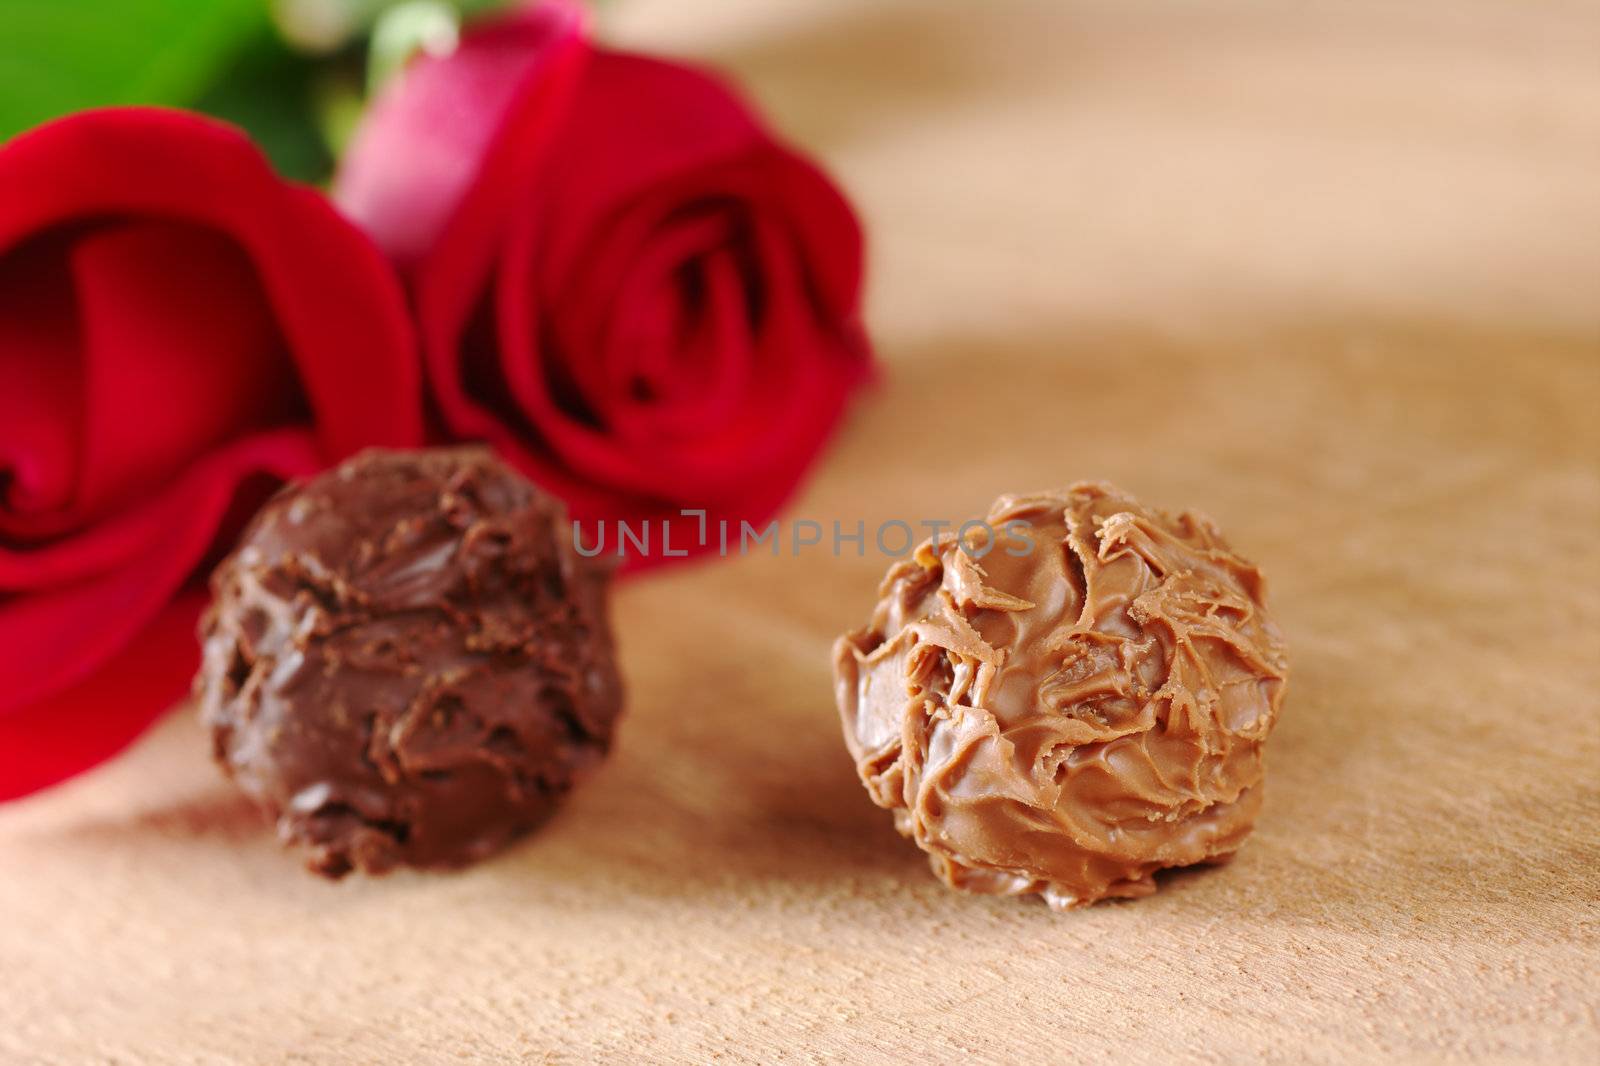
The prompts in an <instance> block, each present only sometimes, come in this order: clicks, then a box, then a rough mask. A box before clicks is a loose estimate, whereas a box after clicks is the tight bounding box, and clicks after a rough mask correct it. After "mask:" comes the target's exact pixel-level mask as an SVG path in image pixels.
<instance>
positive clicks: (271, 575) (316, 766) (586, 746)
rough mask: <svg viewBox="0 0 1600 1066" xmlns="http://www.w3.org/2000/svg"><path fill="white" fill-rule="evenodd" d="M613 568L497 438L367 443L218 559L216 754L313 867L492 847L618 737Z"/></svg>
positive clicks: (449, 857) (209, 707)
mask: <svg viewBox="0 0 1600 1066" xmlns="http://www.w3.org/2000/svg"><path fill="white" fill-rule="evenodd" d="M609 579H610V570H609V568H608V567H607V566H606V565H605V564H603V563H600V562H598V561H590V560H586V559H584V558H583V557H581V556H579V555H578V554H577V552H576V551H575V550H574V546H573V542H572V532H571V526H570V525H569V523H568V522H567V520H566V514H565V512H564V510H563V508H562V507H561V505H560V504H559V503H558V502H557V501H556V500H554V499H553V498H551V497H549V496H547V495H545V494H544V493H542V492H540V491H539V490H538V489H536V488H534V487H533V486H532V485H531V484H529V483H528V482H527V481H526V480H525V479H523V478H522V477H520V476H519V475H518V474H516V473H514V472H513V471H512V470H510V469H509V468H507V467H506V466H505V465H503V464H502V463H500V462H499V461H498V460H496V459H495V458H494V457H493V456H492V455H491V454H490V453H489V452H488V451H487V450H484V449H481V448H465V449H451V450H442V449H441V450H435V451H422V452H392V451H368V452H364V453H362V454H361V455H358V456H356V457H355V458H353V459H351V460H349V461H348V462H346V463H344V465H342V466H340V467H338V468H336V469H334V470H330V471H328V472H327V473H324V474H322V475H320V476H319V477H317V478H315V479H313V480H311V481H309V482H307V483H305V484H301V485H292V486H290V487H288V488H286V489H285V490H284V491H283V492H281V493H279V494H278V495H277V496H276V497H275V498H273V499H272V500H271V501H270V502H268V503H267V505H266V506H265V507H264V508H263V509H262V511H261V513H260V514H258V515H257V516H256V518H255V519H254V521H253V522H252V523H251V525H250V526H249V528H248V529H247V530H246V532H245V534H244V537H243V539H242V541H241V543H240V545H239V547H238V549H237V550H236V551H235V552H234V553H233V554H232V555H231V556H229V557H228V558H227V559H225V560H224V561H223V562H222V564H221V565H220V566H219V567H218V568H217V571H216V573H215V574H214V575H213V577H212V591H213V593H214V597H215V598H214V601H213V603H212V606H211V608H210V610H209V611H208V612H207V613H206V615H205V617H204V618H203V620H202V621H201V626H200V629H201V639H202V641H203V643H204V656H203V660H202V664H201V667H200V673H199V676H198V677H197V678H196V680H195V690H196V695H197V697H198V699H199V702H200V713H201V716H202V718H203V720H204V722H205V724H206V725H207V726H208V727H209V728H210V731H211V736H212V744H213V750H214V753H215V756H216V759H217V761H218V762H219V763H220V764H221V765H222V768H223V770H224V771H226V772H227V773H228V774H229V776H231V777H232V778H233V779H234V781H236V782H237V783H238V785H239V787H240V788H242V789H243V790H244V791H245V792H246V793H247V794H248V795H249V796H250V797H251V798H252V799H253V800H254V801H255V802H256V803H257V804H258V805H259V806H260V807H261V808H262V809H263V810H265V811H266V812H267V813H268V815H269V816H270V817H273V818H275V819H276V820H277V824H278V833H279V836H280V837H281V838H282V839H283V840H284V842H285V843H286V844H288V845H290V846H296V847H299V848H302V849H304V852H305V857H306V864H307V865H308V866H309V867H310V868H311V869H312V870H314V871H316V872H317V873H321V874H325V875H327V876H329V877H340V876H343V875H344V874H345V873H347V872H348V871H350V870H352V869H357V870H362V871H364V872H367V873H374V874H376V873H383V872H385V871H387V870H389V869H391V868H393V867H394V866H396V865H401V864H404V865H409V866H418V867H449V866H458V865H462V864H465V863H468V862H472V861H474V860H476V859H480V858H482V857H484V856H486V855H488V854H490V853H491V852H494V851H495V850H497V849H498V848H500V847H502V846H503V845H505V844H506V843H507V842H508V841H510V840H512V839H514V838H515V837H517V836H518V835H520V834H522V833H524V832H526V831H528V830H529V829H532V828H533V827H535V826H537V825H538V824H539V823H540V822H541V821H543V820H544V819H545V818H546V817H548V816H549V815H550V813H551V812H552V811H553V810H554V809H555V807H556V805H557V804H558V803H559V802H560V800H561V798H562V797H563V796H564V795H565V794H566V792H567V791H568V790H569V789H571V788H572V786H573V784H574V783H575V782H576V781H577V780H578V779H579V778H581V777H582V776H583V775H584V774H585V772H586V771H588V770H590V769H591V768H592V767H594V766H595V765H596V764H597V763H599V761H600V760H601V759H602V758H603V757H604V755H605V754H606V751H607V749H608V748H609V746H610V743H611V735H612V728H613V726H614V724H615V722H616V719H617V715H618V713H619V711H620V709H621V699H622V693H621V684H620V682H619V680H618V677H617V668H616V662H615V656H614V653H613V649H612V641H611V633H610V629H609V626H608V622H607V616H606V604H605V594H606V587H607V585H608V583H609Z"/></svg>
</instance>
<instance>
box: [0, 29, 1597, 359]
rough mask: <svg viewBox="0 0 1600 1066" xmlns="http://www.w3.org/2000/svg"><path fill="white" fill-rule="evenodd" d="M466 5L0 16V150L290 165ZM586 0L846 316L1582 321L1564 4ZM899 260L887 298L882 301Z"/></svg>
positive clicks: (1586, 117)
mask: <svg viewBox="0 0 1600 1066" xmlns="http://www.w3.org/2000/svg"><path fill="white" fill-rule="evenodd" d="M496 6H499V2H498V0H84V2H74V3H63V2H60V0H0V39H3V41H4V43H3V44H0V138H4V137H7V136H10V135H12V134H14V133H16V132H18V131H20V130H22V129H25V128H27V127H29V126H32V125H34V124H36V123H38V122H40V121H43V120H44V119H47V118H50V117H53V116H56V115H59V114H64V113H66V112H69V111H72V110H76V109H79V108H84V107H90V106H96V105H104V104H119V103H154V104H167V105H174V106H181V107H190V108H195V109H198V110H201V111H206V112H209V113H211V114H214V115H218V116H221V117H223V118H226V119H228V120H230V121H233V122H236V123H238V124H240V125H242V126H244V127H245V128H246V129H247V130H249V131H250V133H251V134H252V135H253V136H254V137H255V138H256V140H257V141H258V142H259V143H260V144H261V145H262V146H263V147H264V149H265V150H266V151H267V153H268V154H269V155H270V156H271V157H272V159H273V161H274V162H275V164H276V165H277V166H278V168H279V169H280V170H281V171H282V172H284V173H285V174H288V175H290V176H292V177H296V178H299V179H303V180H308V181H321V180H323V179H325V178H326V177H327V176H328V175H329V174H330V172H331V170H332V167H333V162H334V158H335V155H336V153H337V151H338V149H339V148H340V147H341V146H342V144H343V142H344V139H345V138H346V137H347V136H348V134H349V132H350V130H351V129H352V128H353V125H354V123H355V121H356V119H357V117H358V116H359V113H360V109H361V107H362V103H363V100H364V98H365V97H366V95H367V93H368V91H369V89H370V88H371V87H373V86H375V85H377V84H380V83H382V81H383V80H384V79H385V77H387V76H388V74H389V73H392V71H393V70H394V69H396V68H397V66H398V65H399V64H400V63H402V62H403V61H404V59H405V57H406V56H407V55H409V54H411V53H412V52H414V51H415V50H416V49H418V48H424V47H431V48H446V47H448V46H449V42H450V40H451V36H452V32H453V25H454V24H455V23H456V22H457V21H458V20H460V19H470V18H473V17H479V16H481V15H483V14H484V13H486V12H488V11H491V10H493V9H494V8H495V7H496ZM597 6H598V8H599V19H600V23H601V32H602V35H603V36H605V37H608V38H610V39H612V40H614V41H618V42H621V43H624V44H629V45H637V46H639V47H642V48H646V49H650V50H656V51H668V52H678V53H681V54H685V55H688V56H691V57H693V58H696V59H700V60H706V61H710V62H712V63H714V64H716V65H718V66H721V67H723V68H725V69H728V70H730V71H732V72H733V73H735V74H739V75H742V76H743V77H744V78H745V81H746V84H747V85H748V87H749V88H750V90H751V91H752V92H753V93H754V95H755V96H756V97H757V98H758V100H759V102H760V103H761V104H763V105H765V106H766V107H767V108H768V109H769V111H770V112H771V113H772V115H773V117H774V120H775V122H776V124H777V125H778V126H779V127H780V128H781V129H783V130H784V131H786V132H787V133H788V134H789V135H791V136H792V137H793V138H794V139H796V140H798V141H800V142H801V143H802V144H804V145H807V146H809V147H811V148H813V149H814V150H816V151H817V152H819V153H820V154H822V155H823V156H825V157H826V159H827V161H828V162H829V163H830V164H833V165H834V166H836V167H837V168H839V169H841V170H842V171H843V176H844V177H845V179H846V181H847V183H848V184H850V185H851V186H852V191H854V192H855V193H856V195H857V196H858V197H860V198H862V199H863V200H864V201H865V203H864V204H863V206H864V208H865V213H866V214H867V215H868V217H869V218H870V220H871V223H872V229H873V233H874V236H875V237H876V238H878V244H877V253H878V260H879V269H878V271H877V277H878V278H879V280H880V284H879V285H877V286H876V287H875V292H874V297H875V299H874V308H875V317H876V318H877V319H878V320H879V321H883V320H885V319H886V318H887V319H892V320H894V321H895V324H896V325H899V324H901V323H903V324H904V325H905V326H906V327H907V328H910V329H917V328H926V329H935V330H943V329H947V328H948V327H949V326H952V325H965V326H968V327H970V328H972V329H975V330H978V329H987V328H989V327H990V326H997V325H1001V326H1003V325H1004V324H1005V322H1001V321H995V319H997V318H1004V319H1005V320H1006V321H1014V320H1015V317H1016V315H1017V314H1018V313H1019V312H1023V313H1030V312H1032V311H1037V312H1038V313H1040V314H1043V315H1046V316H1051V317H1057V316H1062V315H1074V314H1079V313H1082V312H1084V311H1094V310H1106V309H1115V310H1118V311H1121V310H1123V309H1127V308H1129V307H1130V300H1129V297H1130V295H1131V294H1133V293H1135V292H1136V293H1137V297H1138V298H1137V301H1136V303H1137V307H1138V313H1139V314H1140V315H1141V316H1150V315H1158V314H1162V313H1165V312H1166V311H1167V310H1170V311H1172V312H1173V313H1175V314H1189V313H1192V312H1196V311H1204V312H1209V311H1215V310H1219V309H1224V308H1227V307H1234V308H1247V309H1249V310H1250V312H1251V313H1261V312H1262V311H1265V310H1270V309H1272V308H1289V309H1295V308H1303V307H1304V306H1306V305H1307V304H1311V303H1315V304H1318V305H1342V306H1360V307H1367V308H1370V309H1373V310H1380V309H1381V310H1384V311H1388V312H1393V313H1401V314H1423V313H1427V312H1429V311H1439V310H1444V309H1448V310H1450V311H1452V312H1457V311H1459V312H1462V313H1468V314H1472V315H1476V316H1504V315H1521V316H1536V317H1538V318H1539V319H1540V320H1541V321H1544V322H1556V321H1559V322H1564V323H1568V324H1572V325H1578V326H1583V327H1587V328H1594V327H1595V325H1596V321H1597V318H1600V311H1597V310H1596V308H1597V306H1600V299H1597V295H1600V294H1597V289H1600V282H1597V281H1596V278H1595V274H1596V270H1597V269H1600V265H1597V262H1596V256H1595V254H1594V251H1593V249H1594V247H1595V243H1596V242H1595V241H1594V240H1593V236H1592V235H1593V234H1595V233H1597V232H1600V196H1596V195H1594V192H1593V190H1594V185H1595V182H1596V180H1597V178H1596V174H1597V172H1600V77H1597V75H1596V68H1597V65H1600V64H1597V60H1596V56H1600V7H1597V6H1596V5H1594V4H1592V3H1589V2H1586V0H1548V2H1543V3H1539V4H1521V3H1511V2H1504V0H1466V2H1455V0H1451V2H1444V0H1420V2H1414V3H1407V4H1403V5H1397V4H1386V3H1364V2H1360V0H1357V2H1312V3H1297V4H1294V5H1292V6H1286V5H1283V4H1278V3H1271V2H1265V0H1198V2H1192V3H1170V2H1152V0H1129V2H1120V0H1119V2H1112V0H987V2H984V3H974V2H970V0H748V2H741V3H737V4H733V3H726V2H723V0H607V2H604V3H601V4H599V5H597ZM957 145H959V148H958V147H956V146H957ZM891 161H892V165H891ZM907 166H911V167H912V168H913V169H914V172H915V175H916V180H915V181H908V180H906V177H905V175H906V174H907V173H910V172H911V171H908V170H906V169H905V167H907ZM911 263H915V264H917V267H918V271H917V273H918V284H917V285H916V287H915V288H914V289H913V288H911V287H908V286H902V285H896V284H893V283H892V282H890V283H882V279H884V278H893V277H899V276H903V268H904V267H905V266H907V265H908V264H911ZM1016 266H1021V267H1024V268H1025V269H1013V267H1016ZM994 285H999V286H1002V287H1003V288H1004V289H1005V299H1004V300H1003V301H995V300H989V299H985V298H983V294H984V292H985V288H986V287H987V286H994ZM951 318H955V319H959V321H954V322H953V321H948V320H949V319H951Z"/></svg>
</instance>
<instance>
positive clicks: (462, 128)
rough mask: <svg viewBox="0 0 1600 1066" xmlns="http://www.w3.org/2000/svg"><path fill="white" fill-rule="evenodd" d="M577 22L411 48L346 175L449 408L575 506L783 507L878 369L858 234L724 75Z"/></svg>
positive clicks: (541, 22)
mask: <svg viewBox="0 0 1600 1066" xmlns="http://www.w3.org/2000/svg"><path fill="white" fill-rule="evenodd" d="M578 22H579V20H578V19H577V17H576V16H575V15H574V14H573V12H572V9H571V8H570V7H568V6H567V5H565V4H545V5H542V6H539V7H536V8H530V9H525V10H522V11H520V12H518V13H516V14H514V15H511V16H509V17H505V18H502V19H501V20H499V21H497V22H493V23H489V24H486V25H483V26H481V27H479V28H477V29H475V30H473V31H472V32H471V33H469V34H468V35H467V36H466V38H465V39H464V40H463V42H462V44H461V47H460V48H459V49H458V50H457V51H455V52H454V53H453V54H451V55H450V56H448V57H445V58H423V59H421V60H420V61H418V62H417V63H415V64H414V65H413V66H412V67H411V68H410V69H409V70H408V71H407V72H406V73H405V75H403V76H402V78H401V79H400V80H399V82H398V83H397V84H396V85H395V86H394V87H393V88H392V89H391V90H390V91H389V92H388V93H387V94H386V95H385V96H384V97H383V98H381V99H380V100H379V101H378V103H377V105H376V106H375V107H374V108H373V110H372V112H371V114H370V115H369V116H368V118H367V121H366V123H365V125H364V127H363V128H362V129H361V130H360V131H359V132H358V134H357V137H356V139H355V141H354V142H353V144H352V148H351V151H350V153H349V155H348V157H347V159H346V162H345V167H344V170H343V171H342V173H341V175H340V178H339V181H338V183H337V190H336V198H337V199H338V200H339V201H340V202H341V204H342V205H343V206H344V207H345V209H346V211H347V213H349V214H350V215H351V216H352V217H354V218H356V219H357V220H358V221H360V222H361V223H362V224H363V225H364V226H366V227H367V229H368V231H369V232H370V233H372V234H373V235H374V236H375V237H376V239H377V240H378V243H379V244H380V245H382V246H384V247H385V248H386V250H388V251H389V252H390V253H391V255H392V256H393V257H394V258H396V259H397V260H398V261H400V262H401V263H402V264H405V265H406V266H407V268H408V269H407V272H408V276H409V280H410V281H411V283H412V285H413V287H414V298H415V307H416V313H417V316H418V319H419V327H420V330H421V334H422V341H423V350H424V362H425V366H426V371H427V374H428V378H429V382H430V384H431V387H432V396H433V400H434V402H435V405H436V411H437V414H438V416H439V417H440V418H441V420H442V421H443V423H444V426H445V429H446V431H447V432H448V433H449V434H450V435H451V436H454V437H461V438H472V439H482V440H487V441H490V442H492V443H493V444H494V445H495V446H497V447H498V448H499V449H500V450H501V451H502V452H503V453H504V454H506V455H507V456H509V457H510V458H511V459H512V460H514V461H516V462H517V463H518V464H519V465H520V466H521V467H522V468H523V470H524V471H526V472H527V473H528V474H529V475H530V476H532V477H533V478H534V479H535V480H537V481H539V482H541V483H542V484H544V485H545V486H547V487H549V488H551V489H553V490H554V491H556V492H558V493H559V494H561V495H563V496H565V497H566V499H567V501H568V502H569V504H570V505H571V507H572V510H573V513H574V516H575V517H577V518H579V519H583V520H585V521H588V520H593V519H610V518H622V519H626V520H630V521H633V522H635V523H637V522H638V521H639V520H648V521H650V525H651V528H652V529H653V530H654V539H653V541H652V549H651V554H652V555H653V556H654V557H656V558H659V557H660V547H661V545H660V532H659V526H657V525H656V523H655V520H656V519H662V518H666V519H674V520H675V528H674V529H673V532H672V546H673V550H674V551H675V552H676V551H678V550H679V549H683V548H691V549H692V548H693V547H694V546H695V545H694V543H693V541H694V539H695V536H696V534H697V533H698V530H699V528H700V524H699V521H698V520H697V519H694V518H683V519H679V518H677V516H678V512H679V510H680V509H681V508H706V509H708V510H709V511H710V512H711V516H712V518H713V519H715V518H717V517H718V516H723V517H728V518H740V519H749V520H751V521H755V520H757V519H764V518H766V517H767V516H769V515H771V514H772V513H773V512H774V511H775V510H776V509H777V507H778V506H779V504H780V503H782V502H783V500H784V499H785V498H786V497H787V496H788V495H789V494H790V492H791V491H792V490H793V489H794V487H795V485H796V484H797V482H798V481H799V479H800V477H801V475H802V474H803V473H804V471H805V470H806V468H807V467H808V466H809V465H810V463H811V461H812V460H813V458H814V457H815V455H816V453H817V451H818V449H819V448H820V447H821V445H822V444H823V442H824V441H825V440H826V438H827V437H828V436H829V434H830V433H831V432H832V429H833V427H834V425H835V424H836V422H837V420H838V418H839V415H840V413H841V411H842V409H843V407H844V404H845V401H846V399H847V397H848V395H849V394H850V392H851V391H852V390H853V389H854V388H855V387H856V386H857V385H859V384H860V383H861V382H862V381H863V380H864V379H865V378H866V377H867V376H868V372H869V368H870V361H869V355H868V350H867V345H866V341H865V339H864V337H863V334H862V331H861V327H860V321H859V308H860V303H859V301H860V290H861V284H862V249H861V234H860V230H859V228H858V226H857V224H856V220H855V218H854V216H853V214H852V213H851V210H850V207H849V205H848V204H847V203H846V202H845V201H844V199H843V198H842V197H841V196H840V194H839V193H838V192H837V191H836V190H835V188H834V187H833V185H832V184H831V183H830V182H829V181H828V179H827V178H826V177H825V176H824V175H823V174H822V173H821V172H820V171H818V170H817V169H816V167H814V166H812V165H811V164H810V163H809V162H807V161H806V160H805V159H803V158H801V157H800V156H798V155H796V154H795V153H794V152H793V151H791V150H789V149H788V148H786V147H784V146H783V145H781V144H780V143H778V142H777V141H776V140H774V139H773V137H772V136H771V134H769V133H768V132H767V131H766V130H765V129H764V128H763V127H762V125H761V124H760V122H759V121H758V120H757V119H756V117H755V116H754V115H752V114H751V112H750V111H749V109H748V108H747V107H746V106H745V105H744V104H743V103H742V102H741V101H740V100H739V99H738V98H737V97H736V96H735V95H734V94H733V93H732V92H731V91H730V90H729V89H728V88H727V87H726V86H725V85H723V84H722V83H721V82H719V81H717V80H716V79H714V78H712V77H710V76H708V75H706V74H704V73H701V72H698V71H695V70H691V69H688V68H685V67H682V66H677V65H673V64H670V63H665V62H661V61H658V60H653V59H647V58H643V57H641V56H635V55H625V54H621V53H617V52H611V51H606V50H603V49H598V48H594V47H591V46H590V45H589V44H587V43H586V42H585V40H584V38H583V35H582V33H581V28H580V26H579V24H578ZM594 528H595V527H594V526H593V525H589V526H587V527H586V530H585V539H586V542H589V543H592V541H593V537H594ZM734 535H735V536H737V530H735V534H734ZM610 536H611V538H612V539H611V541H610V543H608V545H607V550H614V549H615V545H616V534H615V532H612V533H611V534H610ZM712 540H713V541H714V540H715V535H714V534H713V536H712Z"/></svg>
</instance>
